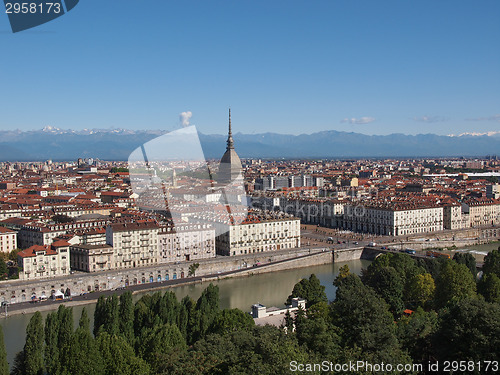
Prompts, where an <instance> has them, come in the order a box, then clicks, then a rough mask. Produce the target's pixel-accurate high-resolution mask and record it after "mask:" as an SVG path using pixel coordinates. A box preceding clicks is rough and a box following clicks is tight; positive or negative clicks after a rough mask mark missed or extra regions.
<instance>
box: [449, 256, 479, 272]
mask: <svg viewBox="0 0 500 375" xmlns="http://www.w3.org/2000/svg"><path fill="white" fill-rule="evenodd" d="M453 260H454V261H455V262H457V263H458V264H465V265H466V266H467V268H468V269H469V270H470V272H471V273H472V275H473V276H474V278H476V275H477V268H476V258H474V256H473V255H472V254H470V253H455V255H454V256H453Z"/></svg>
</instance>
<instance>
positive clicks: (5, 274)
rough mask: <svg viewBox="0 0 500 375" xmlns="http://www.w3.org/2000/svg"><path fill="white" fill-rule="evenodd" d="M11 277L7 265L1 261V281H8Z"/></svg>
mask: <svg viewBox="0 0 500 375" xmlns="http://www.w3.org/2000/svg"><path fill="white" fill-rule="evenodd" d="M7 277H9V270H8V269H7V264H5V261H4V260H3V259H0V280H6V279H7Z"/></svg>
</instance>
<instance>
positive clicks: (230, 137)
mask: <svg viewBox="0 0 500 375" xmlns="http://www.w3.org/2000/svg"><path fill="white" fill-rule="evenodd" d="M232 148H234V141H233V133H232V131H231V108H229V133H228V135H227V149H228V150H229V149H232Z"/></svg>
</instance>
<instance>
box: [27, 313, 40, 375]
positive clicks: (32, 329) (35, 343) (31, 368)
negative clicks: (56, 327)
mask: <svg viewBox="0 0 500 375" xmlns="http://www.w3.org/2000/svg"><path fill="white" fill-rule="evenodd" d="M43 336H44V335H43V324H42V314H40V312H39V311H37V312H36V313H35V314H34V315H33V316H32V317H31V319H30V321H29V323H28V327H26V342H25V344H24V349H23V351H24V363H23V369H24V373H25V374H26V375H41V374H43V372H44V371H43V370H44V368H43V338H44V337H43Z"/></svg>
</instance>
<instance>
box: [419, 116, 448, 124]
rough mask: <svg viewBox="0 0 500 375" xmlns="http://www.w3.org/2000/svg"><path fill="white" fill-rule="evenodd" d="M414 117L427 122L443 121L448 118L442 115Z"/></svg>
mask: <svg viewBox="0 0 500 375" xmlns="http://www.w3.org/2000/svg"><path fill="white" fill-rule="evenodd" d="M413 119H414V120H415V121H419V122H427V123H433V122H443V121H447V120H448V119H447V118H446V117H442V116H421V117H414V118H413Z"/></svg>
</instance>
